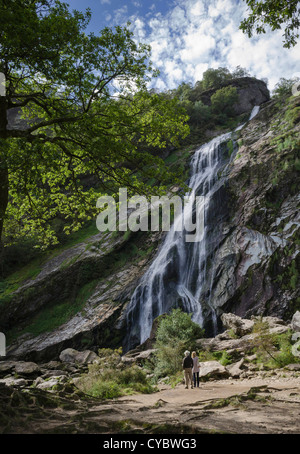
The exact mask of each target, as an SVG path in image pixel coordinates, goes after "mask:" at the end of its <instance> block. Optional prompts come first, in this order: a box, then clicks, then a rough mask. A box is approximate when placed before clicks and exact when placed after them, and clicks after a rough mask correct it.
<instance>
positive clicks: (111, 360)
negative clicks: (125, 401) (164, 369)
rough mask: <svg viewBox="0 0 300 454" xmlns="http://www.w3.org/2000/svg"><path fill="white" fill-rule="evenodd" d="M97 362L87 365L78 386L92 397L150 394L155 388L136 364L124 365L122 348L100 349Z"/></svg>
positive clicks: (103, 397)
mask: <svg viewBox="0 0 300 454" xmlns="http://www.w3.org/2000/svg"><path fill="white" fill-rule="evenodd" d="M98 354H99V356H100V361H99V363H98V364H91V365H89V370H88V373H87V374H84V375H82V377H81V379H80V381H79V382H78V383H77V386H78V388H79V389H80V390H81V391H83V392H84V393H86V394H88V395H89V396H92V397H99V398H101V399H112V398H115V397H120V396H124V395H131V394H135V393H144V394H150V393H153V392H156V391H157V389H156V388H155V387H154V386H153V385H152V384H151V383H150V381H149V380H148V378H147V376H146V373H145V372H144V371H143V370H141V369H140V368H138V367H137V366H124V365H123V364H122V362H121V354H122V350H121V349H117V350H111V349H108V348H106V349H100V350H99V352H98Z"/></svg>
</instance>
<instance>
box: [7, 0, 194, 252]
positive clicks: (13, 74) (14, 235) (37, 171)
mask: <svg viewBox="0 0 300 454" xmlns="http://www.w3.org/2000/svg"><path fill="white" fill-rule="evenodd" d="M90 19H91V14H90V11H89V10H87V11H86V12H85V13H80V12H78V11H75V10H74V11H72V12H70V10H69V8H68V5H67V4H65V3H63V2H60V1H58V0H37V1H34V2H33V1H32V2H31V1H30V2H28V1H25V0H20V1H18V2H13V3H11V2H3V1H2V2H1V3H0V26H1V27H0V28H1V49H0V62H1V63H0V71H1V72H2V73H3V74H4V76H5V79H6V92H5V96H1V100H0V111H1V121H0V140H1V153H0V181H1V185H0V240H1V239H2V233H3V235H4V240H5V244H12V243H15V242H16V240H17V239H18V238H24V237H25V238H32V239H34V241H35V243H36V245H38V244H39V245H41V246H44V247H46V246H49V245H53V244H57V243H58V238H57V235H56V232H55V227H54V225H53V224H55V221H56V220H57V218H58V217H60V219H61V220H62V221H63V223H64V226H63V230H64V232H65V233H70V232H76V231H77V230H78V229H79V228H80V227H82V225H83V224H84V223H85V222H86V221H88V220H90V219H92V218H93V217H94V216H95V215H96V213H97V209H96V200H97V199H98V197H99V196H100V195H102V194H112V195H114V194H116V192H117V190H118V188H119V187H127V188H128V191H129V193H130V194H131V195H132V194H134V193H138V194H146V195H148V194H149V187H148V186H147V184H146V183H145V182H146V181H148V180H149V179H151V178H155V179H156V180H158V181H159V182H160V185H157V186H155V188H153V187H152V188H151V193H153V192H154V191H155V192H156V193H158V194H162V193H165V191H166V187H167V186H166V185H167V184H168V183H170V182H172V183H176V182H178V183H182V179H181V176H180V174H179V171H178V169H177V172H176V173H172V172H170V171H169V169H168V168H167V166H166V165H165V164H164V161H163V160H162V159H161V158H160V157H159V156H158V155H157V154H155V153H153V151H154V150H160V149H164V148H166V147H167V146H175V145H177V144H178V141H179V139H181V138H184V137H185V136H186V135H187V134H188V132H189V128H188V125H187V124H186V121H187V115H186V113H185V111H184V109H183V108H182V107H181V106H180V105H179V104H178V100H177V99H176V98H173V99H168V98H166V97H165V96H162V95H160V94H156V93H153V92H149V91H148V90H147V83H148V82H149V80H150V79H151V78H152V77H155V76H156V75H157V72H156V71H155V70H154V69H153V68H152V66H151V63H150V60H149V57H150V47H149V46H148V45H143V44H139V45H137V44H136V42H135V40H134V39H133V35H132V33H131V32H130V31H129V29H128V28H127V27H120V26H117V27H115V28H114V29H110V28H105V29H103V30H102V32H101V33H100V34H99V35H97V36H96V35H95V34H89V35H88V34H87V33H86V32H85V30H86V27H87V25H88V23H89V21H90ZM24 43H26V46H24ZM37 74H38V75H39V77H36V75H37ZM114 82H115V83H116V82H117V84H118V93H116V89H115V88H114ZM132 85H134V86H135V88H136V91H135V93H134V94H132V93H130V86H132ZM12 108H18V109H19V111H20V115H21V117H22V120H24V124H25V127H22V128H19V129H17V128H10V127H8V124H7V121H6V119H7V115H8V113H9V111H10V109H12ZM137 171H139V172H140V173H141V174H142V175H143V178H137V177H136V174H135V172H137ZM86 177H88V178H93V181H94V183H93V184H92V185H91V184H90V183H86Z"/></svg>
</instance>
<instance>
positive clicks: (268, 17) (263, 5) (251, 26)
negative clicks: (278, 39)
mask: <svg viewBox="0 0 300 454" xmlns="http://www.w3.org/2000/svg"><path fill="white" fill-rule="evenodd" d="M246 3H247V5H248V7H249V9H250V14H249V17H247V18H246V19H244V20H243V21H242V22H241V24H240V29H241V30H242V31H243V32H244V33H247V35H248V36H249V38H251V37H252V36H253V34H254V32H256V33H258V34H261V33H266V26H269V27H271V30H272V31H274V30H280V29H281V28H282V27H284V34H283V43H284V45H283V46H284V47H287V48H290V47H292V46H295V45H296V44H297V38H299V32H298V29H299V27H300V2H299V0H277V1H274V0H264V1H260V0H246Z"/></svg>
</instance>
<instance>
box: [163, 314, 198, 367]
mask: <svg viewBox="0 0 300 454" xmlns="http://www.w3.org/2000/svg"><path fill="white" fill-rule="evenodd" d="M200 337H203V330H202V328H200V326H199V325H198V324H197V323H195V322H193V321H192V319H191V314H187V313H185V312H182V311H181V309H173V310H172V312H171V314H170V315H167V316H163V317H162V318H161V319H160V321H159V323H158V328H157V332H156V343H155V348H156V349H157V352H156V366H155V369H154V373H155V375H156V376H163V375H169V374H176V372H178V371H179V370H181V368H182V358H183V353H184V351H185V350H186V349H188V350H194V349H195V340H196V339H199V338H200Z"/></svg>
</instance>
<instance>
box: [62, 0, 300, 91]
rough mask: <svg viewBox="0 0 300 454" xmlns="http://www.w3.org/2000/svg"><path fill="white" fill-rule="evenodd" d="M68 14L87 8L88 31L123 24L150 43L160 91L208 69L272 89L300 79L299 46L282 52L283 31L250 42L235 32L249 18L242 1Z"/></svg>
mask: <svg viewBox="0 0 300 454" xmlns="http://www.w3.org/2000/svg"><path fill="white" fill-rule="evenodd" d="M66 2H67V3H69V5H70V8H71V9H77V10H80V11H83V10H85V9H86V8H90V9H91V11H92V19H91V22H90V24H89V27H88V29H87V31H88V32H94V33H95V34H96V33H99V32H100V31H101V29H103V28H104V27H106V26H109V27H114V26H115V25H126V23H127V22H128V21H130V22H131V25H130V28H131V30H132V31H133V33H134V39H135V40H136V41H137V42H141V43H145V44H150V46H151V49H152V51H151V61H152V62H153V66H154V67H155V68H156V69H159V71H160V75H159V76H158V77H157V78H156V79H155V80H154V81H152V83H151V88H156V89H158V90H159V91H163V90H168V89H172V88H176V87H178V85H179V84H181V83H182V82H186V83H191V84H192V85H194V84H195V83H196V82H197V81H198V80H201V79H202V75H203V72H204V71H206V70H207V69H208V68H218V67H220V66H222V67H227V68H228V69H229V70H230V71H232V70H234V69H235V68H236V67H237V66H241V67H243V68H245V69H247V71H248V72H249V73H250V74H251V75H252V76H255V77H257V78H258V79H268V87H269V89H270V90H273V89H274V87H275V85H276V83H277V82H278V81H279V79H280V78H282V77H283V78H286V79H290V78H292V77H296V76H298V77H299V76H300V42H299V43H298V44H297V45H296V46H295V47H293V48H291V49H286V48H284V47H283V43H282V34H283V31H282V30H278V31H275V32H272V31H267V33H266V34H263V35H255V36H254V37H253V38H248V36H247V35H245V34H244V33H243V32H242V31H241V30H239V25H240V22H241V20H242V19H243V18H245V17H247V5H246V2H245V1H243V0H149V1H145V0H129V1H121V0H84V1H83V0H69V1H68V0H66Z"/></svg>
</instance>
